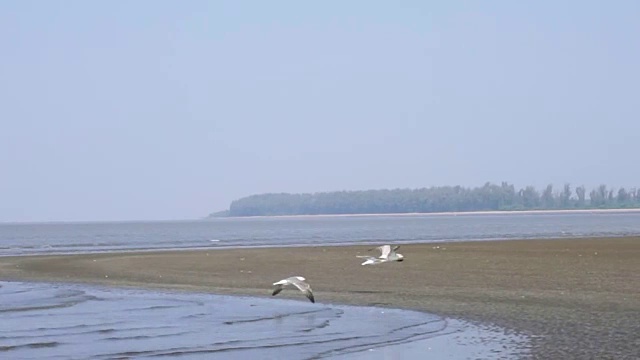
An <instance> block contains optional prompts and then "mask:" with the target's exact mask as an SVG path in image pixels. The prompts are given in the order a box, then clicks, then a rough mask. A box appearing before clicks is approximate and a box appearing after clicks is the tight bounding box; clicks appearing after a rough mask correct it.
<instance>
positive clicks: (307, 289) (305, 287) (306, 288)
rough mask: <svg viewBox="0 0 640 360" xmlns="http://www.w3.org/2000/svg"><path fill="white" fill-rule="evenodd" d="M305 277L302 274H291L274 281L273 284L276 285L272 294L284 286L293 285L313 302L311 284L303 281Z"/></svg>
mask: <svg viewBox="0 0 640 360" xmlns="http://www.w3.org/2000/svg"><path fill="white" fill-rule="evenodd" d="M305 280H307V279H305V278H303V277H302V276H292V277H289V278H286V279H282V280H280V281H278V282H274V283H273V285H274V286H275V287H276V288H275V289H273V293H272V294H271V295H272V296H276V295H278V294H279V293H280V291H282V289H284V287H285V286H295V287H297V288H298V290H300V291H302V293H303V294H304V295H305V296H306V297H307V299H309V301H311V302H312V303H315V302H316V300H315V299H314V298H313V292H312V291H311V286H310V285H309V284H307V283H306V282H305Z"/></svg>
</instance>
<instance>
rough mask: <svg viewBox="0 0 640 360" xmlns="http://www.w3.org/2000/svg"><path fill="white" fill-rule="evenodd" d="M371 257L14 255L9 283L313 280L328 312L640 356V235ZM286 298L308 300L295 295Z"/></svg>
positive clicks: (566, 351) (319, 249)
mask: <svg viewBox="0 0 640 360" xmlns="http://www.w3.org/2000/svg"><path fill="white" fill-rule="evenodd" d="M369 248H370V246H362V245H360V246H315V247H292V248H235V249H216V250H215V251H211V250H213V249H209V250H179V251H155V252H154V251H145V252H122V253H95V254H75V255H37V256H12V257H2V258H0V280H10V281H11V280H13V281H50V282H70V283H87V284H98V285H107V286H124V287H141V288H150V289H170V290H181V291H203V292H209V293H217V294H221V295H241V296H259V297H270V290H271V283H272V282H273V281H276V280H279V279H282V278H285V277H288V276H292V275H302V276H305V277H306V278H307V279H308V281H309V283H310V284H311V286H312V288H313V289H314V294H315V295H316V300H317V301H318V302H333V303H339V304H345V305H360V306H381V307H393V308H399V309H409V310H419V311H425V312H429V313H434V314H437V315H442V316H446V317H452V318H458V319H462V320H465V321H472V322H479V323H485V324H494V325H497V326H500V327H502V328H505V329H508V330H509V331H512V332H514V333H518V334H522V335H525V336H530V337H531V339H532V349H531V351H532V356H533V357H534V358H563V359H572V358H575V359H584V358H603V359H607V358H612V359H613V358H615V359H627V358H629V359H631V358H634V356H636V355H637V354H638V344H640V335H638V334H640V276H638V274H640V237H637V236H636V237H616V238H580V239H575V238H572V239H568V238H567V239H553V240H552V239H543V240H535V239H532V240H500V241H476V242H448V243H424V244H405V245H402V246H401V248H400V250H399V252H400V253H402V254H404V255H405V259H406V260H405V261H403V262H402V263H389V264H382V265H378V266H361V265H360V262H361V261H360V259H357V258H356V257H355V255H364V254H370V253H369V252H367V249H369ZM283 253H284V254H285V255H284V256H283ZM416 284H418V286H417V285H416ZM278 296H282V297H284V298H290V299H297V300H300V301H306V299H304V297H303V296H302V297H301V296H300V294H298V293H297V292H295V291H288V292H283V293H282V294H281V295H278Z"/></svg>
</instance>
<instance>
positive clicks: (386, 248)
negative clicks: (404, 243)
mask: <svg viewBox="0 0 640 360" xmlns="http://www.w3.org/2000/svg"><path fill="white" fill-rule="evenodd" d="M399 248H400V245H398V246H394V247H393V248H391V245H382V246H378V247H376V248H373V249H369V251H371V250H380V256H379V257H377V258H376V257H373V256H360V255H356V257H359V258H363V259H367V260H365V262H363V263H362V265H376V264H382V263H385V262H389V261H404V256H403V255H402V254H398V253H396V250H398V249H399Z"/></svg>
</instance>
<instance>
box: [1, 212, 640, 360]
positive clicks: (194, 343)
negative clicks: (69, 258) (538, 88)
mask: <svg viewBox="0 0 640 360" xmlns="http://www.w3.org/2000/svg"><path fill="white" fill-rule="evenodd" d="M638 234H640V213H580V214H504V215H503V214H501V215H459V216H453V215H438V216H420V215H416V216H374V217H371V216H356V217H315V218H247V219H215V220H208V221H180V222H125V223H56V224H2V225H0V256H7V255H29V254H51V253H84V252H103V251H116V250H140V249H189V248H227V247H255V246H299V245H331V244H335V245H339V244H369V243H380V242H385V243H403V242H436V241H465V240H487V239H524V238H554V237H584V236H623V235H638ZM0 280H2V276H1V274H0ZM0 299H1V301H0V358H3V359H4V358H6V359H113V358H180V359H201V358H205V359H217V358H221V359H245V358H252V359H270V358H272V359H283V358H286V359H317V358H324V357H330V358H336V359H424V358H425V357H429V358H451V359H515V358H518V354H522V353H523V351H526V345H527V339H525V338H523V337H520V336H516V335H513V334H506V333H505V330H503V329H499V328H486V327H481V326H477V325H472V324H468V323H465V322H463V321H461V320H456V319H445V318H441V317H438V316H436V315H433V314H427V313H422V312H412V311H404V310H394V309H382V308H374V307H349V306H342V305H334V304H323V303H322V301H321V300H319V301H318V303H316V304H311V303H308V302H306V299H305V301H292V300H287V299H257V298H248V297H229V296H218V295H211V294H192V293H190V294H188V293H172V292H158V291H147V290H125V289H113V288H101V287H92V286H81V285H71V284H49V283H17V282H1V281H0Z"/></svg>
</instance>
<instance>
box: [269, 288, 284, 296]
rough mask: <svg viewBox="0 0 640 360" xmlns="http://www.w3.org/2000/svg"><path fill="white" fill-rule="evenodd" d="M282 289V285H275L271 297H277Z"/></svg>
mask: <svg viewBox="0 0 640 360" xmlns="http://www.w3.org/2000/svg"><path fill="white" fill-rule="evenodd" d="M283 288H284V285H276V287H275V289H273V293H271V296H276V295H278V294H279V293H280V291H282V289H283Z"/></svg>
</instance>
